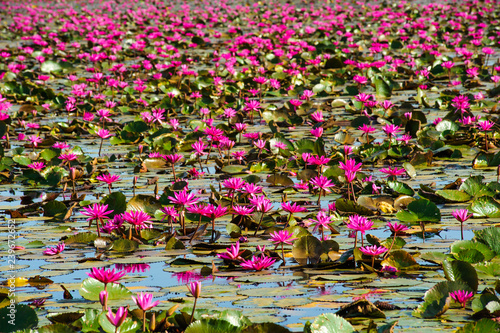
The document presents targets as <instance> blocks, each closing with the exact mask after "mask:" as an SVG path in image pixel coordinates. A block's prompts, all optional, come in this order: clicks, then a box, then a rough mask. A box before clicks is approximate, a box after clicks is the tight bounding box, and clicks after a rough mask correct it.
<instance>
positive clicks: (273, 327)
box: [241, 323, 291, 333]
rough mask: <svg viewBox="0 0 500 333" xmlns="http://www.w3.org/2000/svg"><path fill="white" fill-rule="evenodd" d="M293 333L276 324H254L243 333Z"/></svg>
mask: <svg viewBox="0 0 500 333" xmlns="http://www.w3.org/2000/svg"><path fill="white" fill-rule="evenodd" d="M269 332H272V333H291V331H290V330H289V329H288V328H286V327H283V326H281V325H278V324H275V323H262V324H252V325H250V326H247V327H245V328H244V329H243V330H242V331H241V333H269Z"/></svg>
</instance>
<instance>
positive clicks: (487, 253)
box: [450, 240, 495, 263]
mask: <svg viewBox="0 0 500 333" xmlns="http://www.w3.org/2000/svg"><path fill="white" fill-rule="evenodd" d="M450 250H451V253H453V254H459V253H461V252H462V251H466V252H467V251H474V250H475V251H479V252H480V253H481V254H482V255H483V259H482V260H479V261H483V260H486V261H489V260H491V259H492V258H493V257H494V256H495V252H493V251H492V250H491V249H490V248H489V247H488V245H486V244H484V243H480V242H474V241H472V240H463V241H456V242H454V243H453V244H451V246H450ZM479 261H476V262H479ZM469 262H470V261H469ZM476 262H471V263H476Z"/></svg>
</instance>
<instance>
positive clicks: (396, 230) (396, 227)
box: [387, 222, 408, 235]
mask: <svg viewBox="0 0 500 333" xmlns="http://www.w3.org/2000/svg"><path fill="white" fill-rule="evenodd" d="M387 226H388V227H389V230H391V232H392V233H393V234H395V235H402V234H404V231H405V230H408V226H406V225H404V224H399V223H397V222H394V223H391V222H387Z"/></svg>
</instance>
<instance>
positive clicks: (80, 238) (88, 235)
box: [64, 232, 97, 245]
mask: <svg viewBox="0 0 500 333" xmlns="http://www.w3.org/2000/svg"><path fill="white" fill-rule="evenodd" d="M96 238H97V235H96V234H94V233H92V232H80V233H78V234H76V235H74V236H70V237H68V238H66V239H65V240H64V243H66V245H68V244H73V243H83V244H88V243H91V242H93V241H95V240H96Z"/></svg>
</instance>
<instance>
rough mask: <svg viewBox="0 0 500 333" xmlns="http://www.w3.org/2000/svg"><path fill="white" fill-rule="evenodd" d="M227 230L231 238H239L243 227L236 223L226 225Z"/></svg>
mask: <svg viewBox="0 0 500 333" xmlns="http://www.w3.org/2000/svg"><path fill="white" fill-rule="evenodd" d="M226 231H227V233H228V235H229V236H230V237H231V238H238V237H240V236H241V228H240V227H238V226H237V225H236V224H234V223H228V224H227V225H226Z"/></svg>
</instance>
